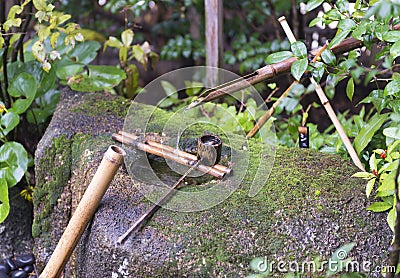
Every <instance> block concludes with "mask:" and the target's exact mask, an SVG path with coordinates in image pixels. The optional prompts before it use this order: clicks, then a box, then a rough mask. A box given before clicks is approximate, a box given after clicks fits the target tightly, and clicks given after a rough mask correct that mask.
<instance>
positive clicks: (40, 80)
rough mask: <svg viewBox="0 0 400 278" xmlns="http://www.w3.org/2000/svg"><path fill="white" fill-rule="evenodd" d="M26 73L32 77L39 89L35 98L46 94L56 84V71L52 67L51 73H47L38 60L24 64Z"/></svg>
mask: <svg viewBox="0 0 400 278" xmlns="http://www.w3.org/2000/svg"><path fill="white" fill-rule="evenodd" d="M24 71H25V72H26V73H29V74H30V75H32V76H33V77H34V78H35V80H36V84H37V85H38V88H37V91H36V95H35V98H37V97H40V96H42V95H44V94H46V93H47V92H48V91H49V90H51V89H52V88H53V87H54V85H55V83H56V79H57V76H56V69H55V68H53V67H52V68H51V70H50V71H49V72H45V71H44V70H43V69H42V66H41V64H40V63H39V62H38V61H36V60H33V61H29V62H26V63H24Z"/></svg>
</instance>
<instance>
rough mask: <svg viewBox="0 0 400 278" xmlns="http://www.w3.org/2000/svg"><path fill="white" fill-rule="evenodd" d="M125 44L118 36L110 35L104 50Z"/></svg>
mask: <svg viewBox="0 0 400 278" xmlns="http://www.w3.org/2000/svg"><path fill="white" fill-rule="evenodd" d="M123 45H124V44H123V43H122V42H121V41H120V40H119V39H117V38H116V37H109V38H108V40H107V41H106V42H105V43H104V47H103V51H106V49H107V47H114V48H118V49H119V48H121V47H122V46H123Z"/></svg>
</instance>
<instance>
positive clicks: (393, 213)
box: [387, 208, 396, 232]
mask: <svg viewBox="0 0 400 278" xmlns="http://www.w3.org/2000/svg"><path fill="white" fill-rule="evenodd" d="M387 222H388V224H389V227H390V229H391V230H392V232H394V224H395V223H396V210H395V209H394V208H392V209H391V210H390V211H389V213H388V216H387Z"/></svg>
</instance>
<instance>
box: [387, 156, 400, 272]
mask: <svg viewBox="0 0 400 278" xmlns="http://www.w3.org/2000/svg"><path fill="white" fill-rule="evenodd" d="M399 175H400V160H399V165H398V166H397V170H396V175H395V178H394V195H395V198H396V221H395V224H394V240H393V244H392V246H390V248H389V251H390V256H389V266H391V267H394V269H395V271H393V272H392V271H391V272H388V273H386V277H387V278H393V277H395V274H396V271H397V265H398V264H399V255H400V196H399ZM389 270H392V268H389Z"/></svg>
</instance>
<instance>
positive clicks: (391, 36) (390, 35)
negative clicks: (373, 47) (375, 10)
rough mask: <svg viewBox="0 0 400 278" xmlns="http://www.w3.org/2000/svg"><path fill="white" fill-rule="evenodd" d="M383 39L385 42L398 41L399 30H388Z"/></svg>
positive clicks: (399, 36) (399, 37)
mask: <svg viewBox="0 0 400 278" xmlns="http://www.w3.org/2000/svg"><path fill="white" fill-rule="evenodd" d="M383 40H384V41H387V42H398V41H399V40H400V31H397V30H394V31H389V32H387V33H385V34H384V35H383Z"/></svg>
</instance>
